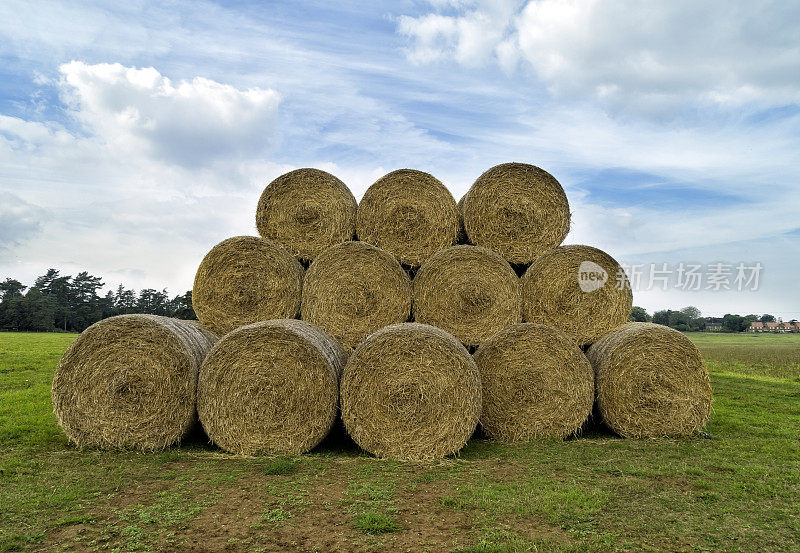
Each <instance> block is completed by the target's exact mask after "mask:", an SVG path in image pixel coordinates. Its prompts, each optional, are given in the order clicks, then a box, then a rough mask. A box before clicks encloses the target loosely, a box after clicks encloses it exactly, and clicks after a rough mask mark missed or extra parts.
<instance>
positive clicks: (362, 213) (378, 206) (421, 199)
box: [356, 169, 459, 267]
mask: <svg viewBox="0 0 800 553" xmlns="http://www.w3.org/2000/svg"><path fill="white" fill-rule="evenodd" d="M458 228H459V218H458V207H457V206H456V201H455V200H454V199H453V195H452V194H451V193H450V191H449V190H447V188H445V186H444V185H443V184H442V183H441V182H439V180H437V179H436V178H435V177H433V176H432V175H429V174H428V173H424V172H422V171H417V170H414V169H399V170H397V171H392V172H391V173H389V174H388V175H385V176H383V177H381V178H380V179H378V180H377V181H376V182H375V183H374V184H373V185H372V186H370V187H369V189H367V191H366V193H365V194H364V197H363V198H362V199H361V203H360V204H359V205H358V216H357V218H356V229H357V234H358V239H359V240H363V241H364V242H369V243H370V244H374V245H376V246H378V247H379V248H381V249H384V250H386V251H387V252H389V253H391V254H392V255H394V256H395V257H397V259H398V260H399V261H400V263H403V264H405V265H409V266H412V267H417V266H419V265H421V264H422V263H423V262H424V261H425V260H426V259H427V258H428V257H430V256H431V255H433V254H434V253H436V252H437V251H439V250H441V249H444V248H447V247H449V246H452V245H453V244H455V242H456V239H457V236H458Z"/></svg>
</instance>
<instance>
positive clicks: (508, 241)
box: [256, 163, 570, 267]
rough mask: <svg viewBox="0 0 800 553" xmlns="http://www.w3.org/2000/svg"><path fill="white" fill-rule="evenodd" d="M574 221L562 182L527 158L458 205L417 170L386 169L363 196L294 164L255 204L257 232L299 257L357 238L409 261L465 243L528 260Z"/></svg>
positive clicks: (498, 169)
mask: <svg viewBox="0 0 800 553" xmlns="http://www.w3.org/2000/svg"><path fill="white" fill-rule="evenodd" d="M569 220H570V213H569V203H568V201H567V197H566V194H564V190H563V188H562V187H561V185H560V184H559V182H558V181H557V180H556V179H555V178H554V177H553V176H552V175H550V174H549V173H548V172H547V171H544V170H543V169H540V168H539V167H536V166H534V165H529V164H525V163H503V164H501V165H497V166H495V167H492V168H491V169H489V170H487V171H486V172H484V173H483V174H482V175H481V176H480V177H478V179H477V180H476V181H475V182H474V183H473V185H472V186H471V187H470V189H469V191H468V192H467V194H466V195H465V196H464V197H463V198H462V199H461V201H460V202H459V203H458V204H456V202H455V200H454V199H453V196H452V194H451V193H450V191H449V190H448V189H447V188H446V187H445V186H444V185H443V184H442V183H441V182H440V181H439V180H438V179H436V178H435V177H433V176H432V175H430V174H428V173H425V172H423V171H418V170H415V169H399V170H397V171H392V172H391V173H389V174H387V175H384V176H383V177H381V178H380V179H378V180H377V181H376V182H375V183H374V184H372V185H371V186H370V187H369V188H368V189H367V191H366V192H365V194H364V197H363V198H362V200H361V202H360V203H358V204H357V203H356V200H355V198H354V197H353V194H352V193H351V192H350V190H349V189H348V188H347V186H346V185H345V184H344V183H343V182H342V181H340V180H339V179H338V178H336V177H335V176H333V175H331V174H329V173H326V172H325V171H321V170H319V169H309V168H305V169H297V170H294V171H290V172H288V173H286V174H284V175H281V176H280V177H278V178H276V179H275V180H273V181H272V182H270V183H269V184H268V185H267V187H266V188H265V189H264V191H263V193H262V195H261V197H260V199H259V202H258V208H257V210H256V226H257V228H258V231H259V234H261V236H262V237H264V238H266V239H268V240H273V241H275V242H277V243H279V244H281V245H282V246H283V247H284V248H286V249H287V250H288V251H289V252H290V253H291V254H292V255H294V256H295V257H296V258H297V259H299V260H301V261H304V262H306V261H312V260H313V259H314V258H315V257H316V256H317V255H319V254H320V253H322V252H323V251H325V250H326V249H328V248H329V247H331V246H334V245H336V244H339V243H342V242H346V241H349V240H352V239H353V237H354V236H357V237H358V239H359V240H361V241H364V242H368V243H370V244H373V245H375V246H378V247H379V248H381V249H383V250H386V251H388V252H389V253H391V254H392V255H394V256H395V257H396V258H397V259H398V260H399V261H400V263H402V264H403V265H406V266H409V267H419V266H420V265H422V263H424V262H425V260H426V259H427V258H429V257H430V256H431V255H433V254H434V253H436V252H437V251H440V250H442V249H445V248H447V247H449V246H452V245H454V244H457V243H459V242H469V243H471V244H474V245H477V246H482V247H485V248H488V249H490V250H493V251H496V252H497V253H499V254H500V255H501V256H503V258H505V259H506V260H507V261H508V262H509V263H511V264H515V265H527V264H529V263H531V262H533V261H534V260H535V259H536V258H537V257H539V256H540V255H542V254H543V253H545V252H546V251H547V250H549V249H550V248H553V247H555V246H558V245H559V244H560V243H561V242H562V241H563V240H564V237H565V236H566V235H567V232H568V231H569Z"/></svg>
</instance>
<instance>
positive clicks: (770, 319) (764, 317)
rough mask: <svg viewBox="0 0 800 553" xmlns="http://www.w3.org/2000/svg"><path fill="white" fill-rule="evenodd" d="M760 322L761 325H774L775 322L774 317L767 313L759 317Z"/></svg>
mask: <svg viewBox="0 0 800 553" xmlns="http://www.w3.org/2000/svg"><path fill="white" fill-rule="evenodd" d="M761 322H762V323H774V322H775V315H770V314H769V313H764V314H763V315H761Z"/></svg>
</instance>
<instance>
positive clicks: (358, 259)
mask: <svg viewBox="0 0 800 553" xmlns="http://www.w3.org/2000/svg"><path fill="white" fill-rule="evenodd" d="M300 311H301V315H302V318H303V320H305V321H308V322H310V323H313V324H315V325H318V326H320V327H321V328H323V329H325V330H326V331H328V332H329V333H330V334H332V335H333V336H334V337H335V338H336V339H338V340H339V341H340V342H342V344H344V345H345V346H346V347H350V348H354V347H356V346H357V345H358V344H359V343H361V341H362V340H363V339H364V338H366V337H367V336H368V335H370V334H372V333H373V332H375V331H376V330H379V329H381V328H383V327H384V326H387V325H390V324H393V323H401V322H404V321H407V320H408V319H409V317H410V316H411V280H410V279H409V277H408V275H407V274H406V272H405V271H404V270H403V268H402V267H401V266H400V263H398V262H397V259H395V258H394V256H392V255H391V254H389V253H388V252H385V251H383V250H381V249H380V248H377V247H375V246H372V245H370V244H367V243H365V242H345V243H344V244H339V245H337V246H333V247H332V248H329V249H327V250H325V252H323V253H322V254H320V255H319V256H318V257H317V258H316V259H315V260H314V262H313V263H312V264H311V266H310V267H309V268H308V271H307V272H306V275H305V279H304V281H303V301H302V306H301V309H300Z"/></svg>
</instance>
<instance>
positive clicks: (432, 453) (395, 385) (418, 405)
mask: <svg viewBox="0 0 800 553" xmlns="http://www.w3.org/2000/svg"><path fill="white" fill-rule="evenodd" d="M340 386H341V389H340V398H341V403H342V420H343V421H344V424H345V427H346V428H347V432H348V433H349V434H350V436H351V437H352V438H353V440H354V441H355V442H356V443H357V444H358V445H359V446H360V447H361V448H363V449H365V450H366V451H368V452H370V453H372V454H374V455H377V456H379V457H389V458H393V459H413V460H421V459H435V458H439V457H444V456H445V455H449V454H452V453H455V452H457V451H458V450H459V449H461V448H462V447H463V446H464V444H466V443H467V440H468V439H469V438H470V436H472V433H473V432H474V431H475V427H476V426H477V423H478V416H479V415H480V409H481V381H480V377H479V376H478V369H477V367H476V366H475V362H474V361H473V360H472V357H471V356H470V354H469V353H468V352H467V350H466V349H465V348H464V346H462V345H461V344H460V343H459V342H458V340H456V339H455V338H454V337H453V336H451V335H450V334H448V333H447V332H445V331H443V330H441V329H438V328H434V327H432V326H428V325H424V324H420V323H402V324H396V325H392V326H388V327H386V328H383V329H381V330H379V331H378V332H375V333H374V334H372V335H371V336H369V337H368V338H367V339H366V340H364V341H363V342H362V343H361V345H359V346H358V348H356V350H355V352H354V353H353V354H352V355H351V356H350V359H349V360H348V362H347V365H346V366H345V369H344V372H343V373H342V380H341V384H340Z"/></svg>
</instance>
